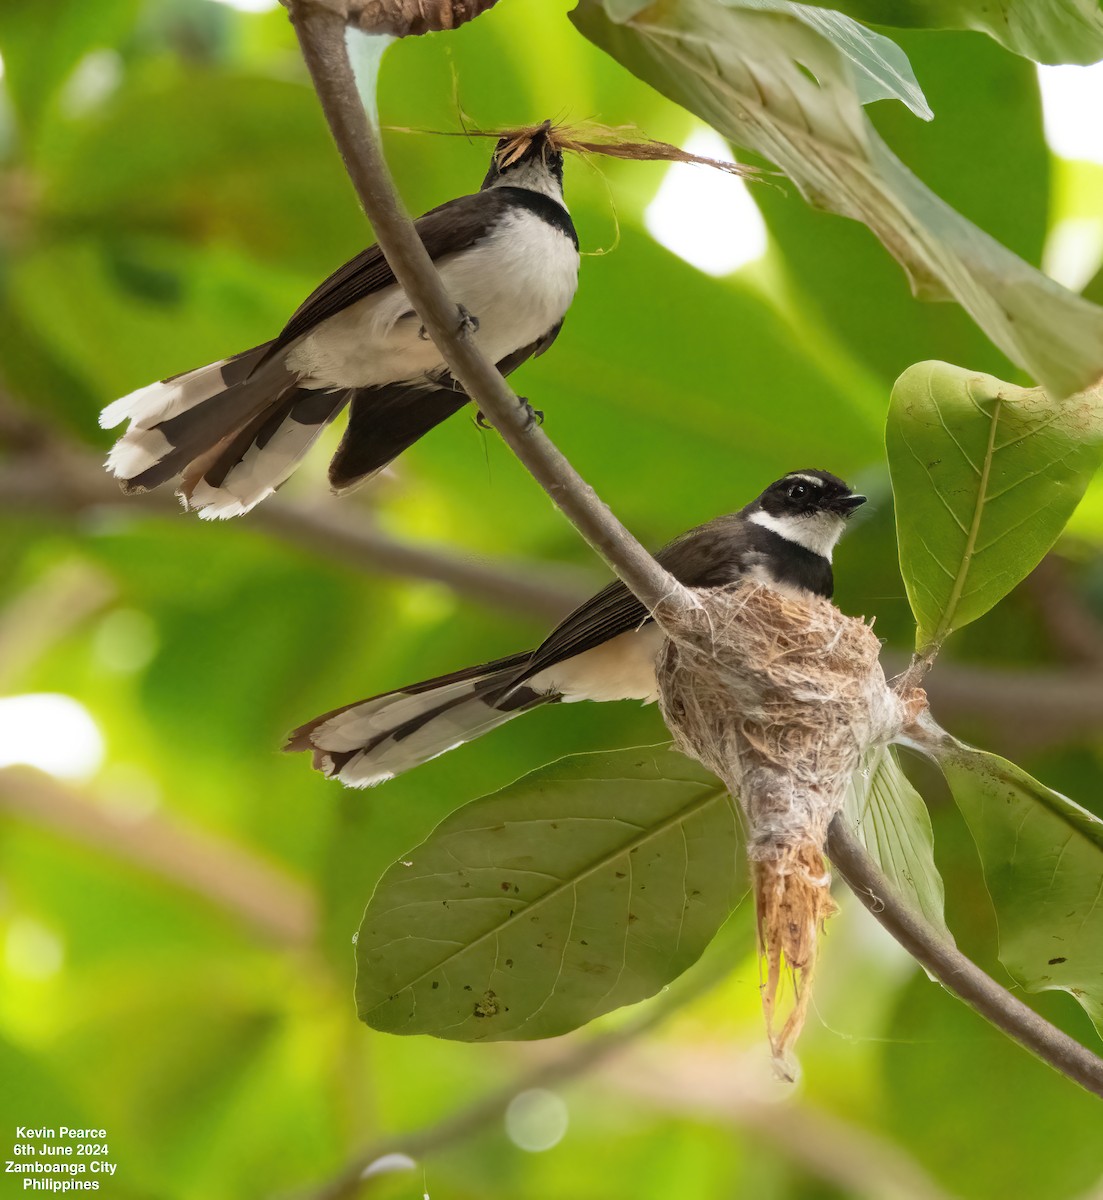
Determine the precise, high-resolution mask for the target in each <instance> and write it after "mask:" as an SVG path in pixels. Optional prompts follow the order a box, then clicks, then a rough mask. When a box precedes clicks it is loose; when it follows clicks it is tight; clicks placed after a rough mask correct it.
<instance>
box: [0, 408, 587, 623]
mask: <svg viewBox="0 0 1103 1200" xmlns="http://www.w3.org/2000/svg"><path fill="white" fill-rule="evenodd" d="M3 411H4V410H3V408H2V407H0V415H2V413H3ZM0 504H2V505H4V506H5V508H7V509H8V510H9V511H11V510H16V511H18V510H20V509H24V510H25V509H26V508H27V507H29V506H33V508H34V509H35V510H36V511H45V512H61V513H73V514H79V513H82V512H85V511H96V510H101V509H105V508H111V509H118V510H120V511H121V512H124V513H126V514H128V515H129V516H134V515H135V514H138V513H147V514H156V515H160V516H175V517H179V518H180V519H181V520H185V519H187V518H186V517H185V514H184V513H183V512H182V511H181V509H180V507H179V505H178V504H177V503H176V501H175V499H174V498H173V497H172V496H170V495H169V494H168V493H167V492H161V491H156V492H147V493H146V494H145V495H143V496H124V495H123V493H122V492H121V491H120V490H119V488H118V487H117V486H116V485H115V483H114V481H113V480H111V479H109V478H108V477H107V475H106V474H105V473H104V471H103V468H102V467H101V465H100V463H99V461H98V460H97V459H95V458H94V457H93V456H92V455H90V454H86V453H84V452H82V451H79V450H78V449H77V447H75V446H70V445H68V444H67V443H65V442H64V441H63V440H62V439H61V438H60V436H59V437H58V438H57V439H55V440H54V441H47V442H42V443H36V446H35V448H34V449H33V450H30V451H26V452H18V451H17V453H16V454H15V455H13V456H12V458H11V460H10V461H9V462H8V463H6V464H5V465H4V466H3V467H0ZM249 525H250V526H251V527H254V528H259V529H263V530H264V531H265V532H266V533H269V534H271V535H273V536H275V537H277V538H279V539H280V540H281V541H283V542H287V543H288V544H290V545H294V546H297V547H299V548H300V549H303V550H305V551H307V552H308V553H310V554H313V555H317V556H318V557H321V558H326V559H328V560H330V561H333V562H341V563H346V564H348V565H349V566H352V567H356V568H358V569H359V570H366V571H372V572H379V573H382V574H386V575H396V576H400V577H403V578H409V579H420V580H424V581H427V582H432V583H441V584H444V585H445V586H446V587H449V588H451V589H452V590H453V591H454V592H455V593H456V594H457V595H459V596H462V597H464V598H465V599H468V600H473V601H475V602H476V603H478V604H488V605H491V606H492V607H494V608H498V609H502V610H504V611H506V612H511V613H521V614H524V615H528V616H532V617H536V618H539V619H541V620H552V621H554V620H558V619H559V618H560V617H562V616H563V615H564V613H567V612H569V611H570V610H571V609H572V608H574V607H575V605H577V604H580V603H581V602H582V601H583V600H584V599H585V598H586V596H587V595H589V594H590V590H591V589H590V587H589V586H587V585H586V583H585V582H584V576H583V573H581V572H579V583H578V584H572V583H571V582H570V580H569V576H570V574H571V573H570V572H568V571H567V570H566V569H565V568H564V569H560V570H553V569H550V568H549V567H547V566H546V565H545V566H541V565H532V564H527V563H526V564H521V565H518V566H516V567H513V566H508V565H506V564H498V563H491V562H483V561H480V560H477V559H474V558H472V557H469V556H466V555H460V554H457V553H455V552H454V551H452V550H446V549H444V548H438V547H436V546H424V545H419V544H416V543H414V542H406V541H401V540H399V539H398V538H394V537H391V536H390V535H388V534H386V533H384V532H383V531H382V530H380V529H378V528H376V527H375V526H373V525H372V524H371V523H370V521H366V520H365V518H364V511H363V510H362V509H357V507H356V506H355V505H354V504H350V503H349V502H348V501H343V502H340V501H336V500H333V501H331V502H323V503H322V504H311V505H307V504H302V503H299V502H296V501H294V500H289V499H287V498H285V497H282V496H275V497H272V498H271V499H270V500H267V501H265V503H264V504H263V505H261V506H260V507H259V508H258V509H257V511H256V512H255V513H252V514H251V515H250V518H249Z"/></svg>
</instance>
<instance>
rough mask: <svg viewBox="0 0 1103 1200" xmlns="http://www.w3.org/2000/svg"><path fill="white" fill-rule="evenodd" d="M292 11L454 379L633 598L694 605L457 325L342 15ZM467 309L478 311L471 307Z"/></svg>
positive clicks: (371, 207) (336, 130) (316, 6)
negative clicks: (375, 124) (362, 89)
mask: <svg viewBox="0 0 1103 1200" xmlns="http://www.w3.org/2000/svg"><path fill="white" fill-rule="evenodd" d="M291 17H292V22H293V23H294V26H295V32H296V34H297V35H298V38H299V44H300V45H301V47H302V52H303V58H304V59H305V60H306V65H307V68H308V69H309V71H310V76H311V79H312V80H313V81H314V90H315V91H316V92H317V93H318V99H319V101H320V102H321V105H322V110H323V111H324V113H325V116H326V120H327V121H328V122H329V127H330V130H331V132H332V134H333V138H334V141H335V142H336V143H337V148H338V149H339V150H340V152H341V157H342V158H343V159H344V162H345V169H346V170H347V171H348V174H349V178H350V179H351V180H352V183H353V186H354V187H355V188H356V192H357V194H358V196H359V197H360V202H361V204H362V205H363V206H364V211H365V212H366V213H367V215H368V219H369V220H370V221H371V223H372V226H373V228H374V230H375V236H376V238H377V240H378V242H379V246H380V247H381V249H382V250H383V253H384V254H385V255H386V258H387V262H388V263H389V265H390V267H391V270H392V271H393V272H394V275H395V278H396V279H397V280H398V282H399V284H401V286H402V288H403V290H404V291H405V292H406V295H407V296H408V297H409V299H410V302H411V304H412V305H413V307H414V310H415V311H416V313H417V315H418V316H419V317H420V318H421V321H422V323H423V324H424V325H425V328H426V330H427V331H428V333H429V334H430V336H431V337H432V339H433V341H434V342H435V343H436V345H437V348H438V349H439V350H440V352H441V355H442V356H443V358H444V360H445V362H446V363H447V364H448V367H449V370H450V371H451V372H452V375H453V377H454V378H455V379H456V380H457V381H458V382H459V383H460V384H461V386H462V387H463V389H464V391H465V392H466V393H467V395H468V396H470V398H471V399H472V400H473V401H475V402H476V403H477V404H478V406H479V408H480V409H481V410H482V412H483V414H484V415H485V417H486V418H487V420H488V421H489V422H490V424H491V425H493V426H494V428H495V429H497V431H498V432H499V433H500V434H501V436H502V438H503V439H504V440H505V442H506V444H507V445H508V446H509V447H510V449H511V450H512V451H513V452H514V454H516V455H517V457H518V458H519V459H520V460H521V462H522V463H523V464H524V465H525V467H527V468H528V470H529V471H530V473H531V474H532V475H533V476H534V478H535V479H536V481H537V482H538V483H539V484H540V485H541V487H543V488H544V490H545V491H546V492H547V493H548V495H549V496H550V497H551V499H552V500H553V501H554V503H555V504H556V505H558V507H559V509H560V510H561V511H562V512H563V514H564V515H565V516H566V517H567V519H568V520H569V521H570V522H571V523H572V524H573V525H574V526H575V528H576V529H577V530H578V532H579V533H580V534H581V535H582V536H583V537H584V538H585V539H586V541H587V542H589V544H590V545H591V546H592V547H593V548H594V550H596V551H597V553H598V554H600V555H601V557H602V558H603V559H604V560H605V561H606V562H607V563H608V565H609V566H610V567H611V568H612V569H613V570H614V571H615V572H616V573H617V575H618V576H619V577H620V578H621V579H622V580H623V582H624V583H625V584H626V585H627V586H628V587H629V588H630V589H631V590H632V592H633V593H634V594H635V595H636V596H637V597H638V598H639V600H640V601H641V602H642V603H643V604H644V605H646V606H647V608H648V609H650V610H652V611H654V610H655V609H656V608H657V607H658V606H659V605H660V604H665V606H667V607H668V608H669V607H674V608H686V609H688V608H694V607H696V604H695V602H694V600H693V597H692V595H691V593H690V592H689V591H688V589H686V588H684V587H682V585H681V584H679V583H678V582H677V580H675V579H674V577H673V576H672V575H670V574H669V573H668V572H667V571H665V570H663V568H662V567H660V566H659V564H658V563H657V562H656V561H655V560H654V559H653V558H652V557H651V555H650V554H649V553H648V552H647V551H646V550H645V549H644V548H643V547H642V546H641V545H640V544H639V542H637V541H636V539H635V538H634V537H633V536H632V535H631V534H630V533H629V532H628V530H627V529H625V528H624V526H623V525H622V524H621V523H620V522H619V521H618V520H617V519H616V517H615V516H614V515H613V514H612V512H611V511H610V510H609V509H608V507H606V505H605V504H603V503H602V501H601V500H600V499H599V498H598V496H597V493H596V492H595V491H594V490H593V488H591V487H590V486H589V484H587V483H586V482H585V481H584V480H583V479H582V477H581V476H580V475H579V474H578V473H577V472H576V471H575V469H574V468H573V467H572V466H571V465H570V463H569V462H568V461H567V460H566V459H565V458H564V457H563V455H562V454H560V452H559V451H558V450H557V449H556V448H555V446H554V445H553V444H552V443H551V441H550V439H549V438H548V437H547V435H546V434H545V433H544V432H543V430H542V429H539V428H538V427H537V426H536V425H535V424H534V423H532V422H531V421H530V420H528V419H527V417H526V414H525V412H524V411H523V409H522V406H521V404H520V402H519V400H518V397H517V395H516V393H514V392H513V390H512V389H511V388H510V387H509V386H508V384H507V383H506V381H505V380H504V379H503V377H502V376H501V375H500V374H499V372H498V371H497V369H496V368H495V367H494V366H493V365H492V364H491V363H490V362H489V361H488V360H487V359H486V358H485V357H484V356H483V354H482V353H481V352H480V351H479V350H478V348H477V347H476V346H475V345H474V343H473V342H472V341H471V340H470V337H469V336H468V334H467V333H466V332H464V331H463V329H464V327H463V326H462V325H461V322H460V314H459V310H458V308H457V306H456V304H455V302H454V301H453V300H451V299H450V298H449V297H448V294H447V293H446V292H445V290H444V285H443V284H442V282H441V278H440V276H439V275H438V274H437V270H436V268H435V267H434V265H433V262H432V259H430V257H429V255H428V253H427V252H426V249H425V247H424V245H422V242H421V239H420V238H419V237H418V235H417V231H416V230H415V229H414V226H413V222H412V221H411V220H410V218H409V215H408V214H407V213H406V211H405V209H404V208H403V206H402V202H401V200H400V199H399V198H398V194H397V192H396V191H395V187H394V183H393V181H392V179H391V176H390V172H389V171H388V169H387V164H386V162H385V161H384V158H383V153H382V150H381V149H380V146H379V140H378V138H377V136H376V133H375V131H374V130H373V129H372V127H371V126H370V124H369V123H368V119H367V116H366V115H365V113H364V109H363V106H362V105H361V103H360V98H359V94H358V92H357V89H356V82H355V79H354V78H353V73H352V67H351V65H350V63H349V57H348V50H347V47H346V45H345V21H344V19H343V18H342V17H341V16H339V15H337V14H336V13H334V12H333V11H332V10H331V9H329V8H327V7H324V6H323V5H322V4H321V3H320V2H319V0H291ZM475 316H478V314H477V313H476V314H475Z"/></svg>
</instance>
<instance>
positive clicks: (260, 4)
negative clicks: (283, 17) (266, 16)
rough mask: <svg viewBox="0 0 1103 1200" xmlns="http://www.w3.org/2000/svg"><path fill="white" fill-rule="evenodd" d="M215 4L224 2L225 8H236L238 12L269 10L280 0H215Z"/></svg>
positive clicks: (275, 6)
mask: <svg viewBox="0 0 1103 1200" xmlns="http://www.w3.org/2000/svg"><path fill="white" fill-rule="evenodd" d="M215 3H216V4H225V5H226V7H227V8H236V9H237V10H238V11H239V12H251V13H259V12H271V11H272V9H274V8H279V6H280V0H215Z"/></svg>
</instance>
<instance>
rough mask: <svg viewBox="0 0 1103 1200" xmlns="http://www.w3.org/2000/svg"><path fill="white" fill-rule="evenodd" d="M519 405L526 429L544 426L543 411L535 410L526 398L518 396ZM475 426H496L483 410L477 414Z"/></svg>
mask: <svg viewBox="0 0 1103 1200" xmlns="http://www.w3.org/2000/svg"><path fill="white" fill-rule="evenodd" d="M517 403H518V405H519V406H520V408H521V411H522V412H523V413H524V414H525V428H526V429H531V428H532V426H533V425H543V424H544V413H543V410H542V409H539V408H533V407H532V405H531V404H530V403H529V402H528V401H527V400H526V399H525V398H524V396H518V397H517ZM475 424H476V425H478V427H479V428H480V429H493V428H494V426H493V425H491V423H490V422H489V421H488V420H487V419H486V417H485V416H484V414H483V410H482V409H481V408H480V409H479V411H478V412H477V413H476V414H475Z"/></svg>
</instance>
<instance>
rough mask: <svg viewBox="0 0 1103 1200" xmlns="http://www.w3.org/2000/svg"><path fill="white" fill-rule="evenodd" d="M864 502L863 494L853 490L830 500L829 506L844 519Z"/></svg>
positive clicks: (851, 514) (850, 515)
mask: <svg viewBox="0 0 1103 1200" xmlns="http://www.w3.org/2000/svg"><path fill="white" fill-rule="evenodd" d="M865 502H866V497H865V496H860V495H858V493H857V492H854V493H853V494H852V495H849V496H840V497H839V498H838V499H837V500H834V501H832V503H831V507H832V508H833V509H834V510H835V511H836V512H837V513H838V514H839V516H840V517H842V518H843V520H844V521H845V520H848V519H849V518H850V517H852V516H853V515H854V514H855V513H856V512H857V511H858V509H860V508H861V507H862V505H863V504H865Z"/></svg>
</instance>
